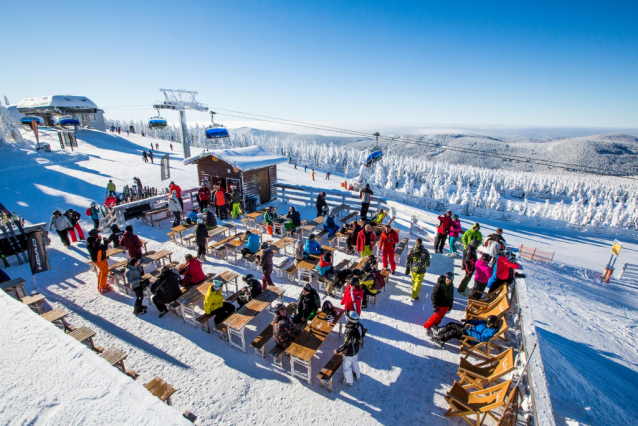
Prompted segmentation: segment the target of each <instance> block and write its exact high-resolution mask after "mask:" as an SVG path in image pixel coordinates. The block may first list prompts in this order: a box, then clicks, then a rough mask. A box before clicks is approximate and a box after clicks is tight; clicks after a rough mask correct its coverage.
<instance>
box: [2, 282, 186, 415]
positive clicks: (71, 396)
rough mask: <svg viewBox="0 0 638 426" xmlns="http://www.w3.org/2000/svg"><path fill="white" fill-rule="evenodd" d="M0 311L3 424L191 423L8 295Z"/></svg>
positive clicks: (4, 296) (4, 295)
mask: <svg viewBox="0 0 638 426" xmlns="http://www.w3.org/2000/svg"><path fill="white" fill-rule="evenodd" d="M0 311H1V312H2V313H3V316H2V321H3V326H2V327H0V341H2V342H5V344H3V349H2V362H0V378H1V379H0V399H2V401H4V402H5V403H4V404H3V405H2V410H0V423H1V424H12V423H15V424H33V423H42V424H59V425H62V424H65V425H71V424H76V425H79V424H92V425H115V424H120V425H124V424H139V425H158V424H162V425H189V424H190V423H189V422H188V421H187V420H186V419H184V417H183V416H182V415H181V414H180V413H179V412H178V411H177V410H175V409H174V408H173V407H171V406H168V405H166V404H164V403H163V402H162V401H160V400H159V398H157V397H155V396H153V395H152V394H151V393H150V392H149V391H148V390H146V389H145V388H144V387H143V386H142V384H141V383H138V382H136V381H134V380H133V379H131V378H130V377H128V376H126V375H124V374H123V373H122V372H121V371H120V370H119V369H117V368H115V367H112V366H111V365H110V364H109V363H108V362H106V361H105V360H103V359H102V358H100V357H99V356H98V355H97V354H96V353H94V352H92V351H91V350H90V349H89V348H87V347H86V346H85V345H83V344H81V343H80V342H78V341H77V340H75V339H74V338H72V337H70V336H69V335H67V334H65V333H64V331H62V330H60V329H58V328H57V327H56V326H55V325H53V324H52V323H50V322H48V321H46V320H44V319H43V318H40V316H39V315H38V314H36V313H35V312H33V311H32V310H31V309H30V308H29V307H28V306H27V305H25V304H22V303H20V302H19V301H17V300H15V299H14V298H12V297H11V296H9V295H8V294H6V293H5V292H4V291H0ZM76 325H79V324H76ZM9 342H11V343H9ZM97 343H99V342H97ZM124 362H125V363H126V361H124Z"/></svg>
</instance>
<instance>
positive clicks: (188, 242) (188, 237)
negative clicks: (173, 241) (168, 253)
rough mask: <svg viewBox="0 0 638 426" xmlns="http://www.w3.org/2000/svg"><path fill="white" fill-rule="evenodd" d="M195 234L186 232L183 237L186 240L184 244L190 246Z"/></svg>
mask: <svg viewBox="0 0 638 426" xmlns="http://www.w3.org/2000/svg"><path fill="white" fill-rule="evenodd" d="M195 236H196V235H195V234H188V235H186V236H185V237H184V239H185V240H186V244H187V245H188V247H190V246H191V245H192V244H193V240H194V239H195Z"/></svg>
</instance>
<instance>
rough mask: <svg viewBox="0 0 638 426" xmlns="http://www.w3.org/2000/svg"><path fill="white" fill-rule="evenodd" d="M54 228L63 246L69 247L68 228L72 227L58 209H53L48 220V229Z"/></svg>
mask: <svg viewBox="0 0 638 426" xmlns="http://www.w3.org/2000/svg"><path fill="white" fill-rule="evenodd" d="M53 228H55V232H57V233H58V236H59V237H60V241H62V244H64V247H66V248H69V247H71V241H69V229H72V228H73V225H71V222H70V221H69V219H68V218H67V217H66V216H64V215H63V214H62V212H60V210H54V211H53V215H52V216H51V220H50V221H49V231H52V230H53Z"/></svg>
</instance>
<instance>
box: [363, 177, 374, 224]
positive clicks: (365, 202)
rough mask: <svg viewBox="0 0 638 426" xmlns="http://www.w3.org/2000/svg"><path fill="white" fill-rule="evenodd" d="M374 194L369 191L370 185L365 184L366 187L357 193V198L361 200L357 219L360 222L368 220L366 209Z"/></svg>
mask: <svg viewBox="0 0 638 426" xmlns="http://www.w3.org/2000/svg"><path fill="white" fill-rule="evenodd" d="M373 195H374V192H372V190H371V189H370V184H368V183H366V187H365V188H363V189H362V190H361V191H359V198H360V199H361V212H360V215H359V217H360V218H361V220H366V219H367V218H368V209H369V208H370V201H372V196H373Z"/></svg>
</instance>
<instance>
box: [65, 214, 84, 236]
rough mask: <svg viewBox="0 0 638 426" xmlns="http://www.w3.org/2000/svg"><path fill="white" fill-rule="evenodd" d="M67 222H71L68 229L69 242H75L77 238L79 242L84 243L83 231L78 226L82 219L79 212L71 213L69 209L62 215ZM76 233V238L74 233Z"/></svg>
mask: <svg viewBox="0 0 638 426" xmlns="http://www.w3.org/2000/svg"><path fill="white" fill-rule="evenodd" d="M64 216H66V218H67V219H69V222H71V226H72V228H69V235H70V236H71V241H72V242H76V241H77V238H79V239H80V241H84V231H82V227H81V226H80V218H81V217H82V216H81V215H80V213H79V212H76V211H73V209H69V210H67V211H66V213H64ZM76 231H77V233H78V235H77V237H76V236H75V233H76Z"/></svg>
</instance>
